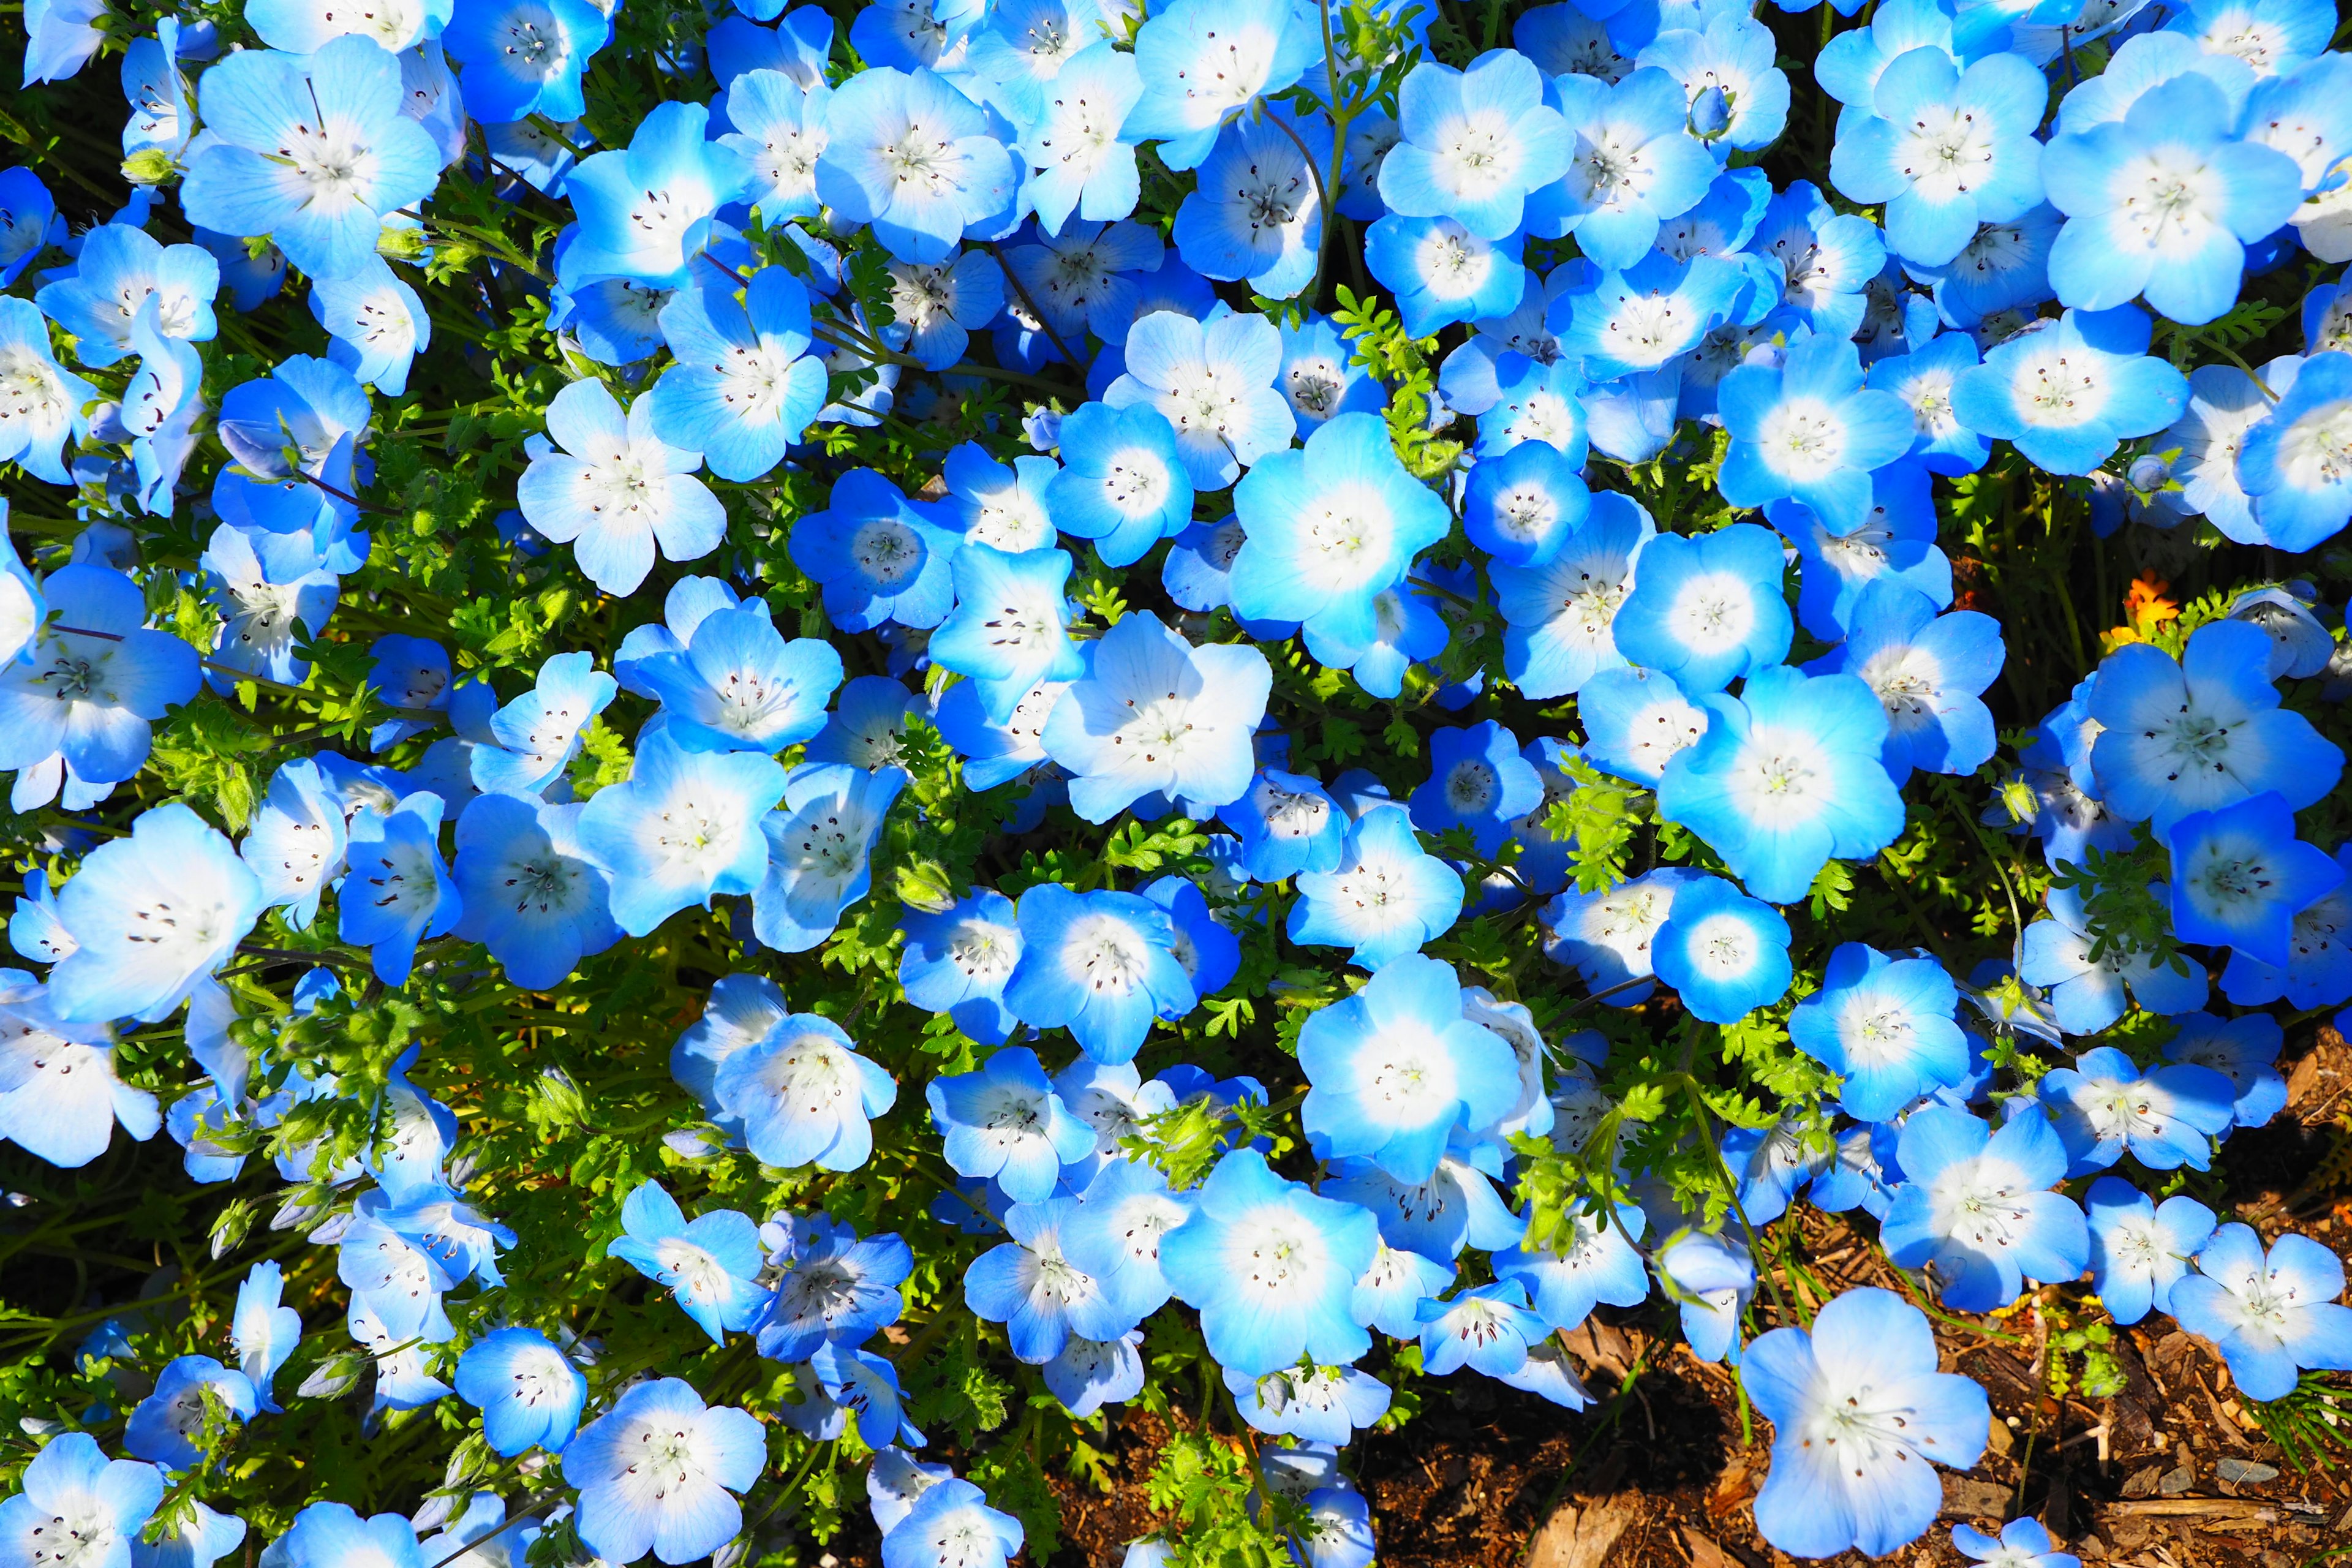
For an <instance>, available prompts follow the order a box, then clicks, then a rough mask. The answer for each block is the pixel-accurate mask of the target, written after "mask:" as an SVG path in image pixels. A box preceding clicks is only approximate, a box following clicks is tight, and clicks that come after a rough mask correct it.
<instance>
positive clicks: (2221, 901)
mask: <svg viewBox="0 0 2352 1568" xmlns="http://www.w3.org/2000/svg"><path fill="white" fill-rule="evenodd" d="M2167 844H2168V847H2169V849H2170V850H2171V852H2172V926H2173V931H2174V932H2175V934H2176V935H2178V936H2179V939H2180V940H2181V941H2183V942H2206V943H2210V944H2211V945H2213V946H2217V947H2221V946H2227V947H2230V948H2231V949H2233V950H2234V951H2236V952H2243V953H2245V954H2246V955H2247V956H2248V957H2250V958H2252V959H2254V960H2256V961H2257V962H2259V963H2269V964H2284V963H2286V962H2287V961H2288V958H2289V956H2290V953H2291V952H2292V939H2293V934H2294V917H2295V916H2296V915H2297V914H2299V913H2301V912H2302V911H2303V910H2306V909H2308V908H2310V907H2311V906H2312V905H2313V904H2315V903H2316V902H2318V901H2319V900H2321V899H2322V898H2324V897H2326V895H2327V894H2329V893H2331V892H2334V891H2335V890H2336V889H2337V888H2339V887H2341V886H2342V885H2343V881H2344V868H2342V867H2340V866H2338V865H2337V864H2336V861H2335V859H2334V858H2332V857H2330V856H2329V855H2328V854H2327V853H2326V851H2325V850H2322V849H2320V848H2318V847H2316V846H2315V845H2310V844H2306V843H2305V842H2304V841H2303V840H2301V839H2300V838H2297V837H2295V836H2294V812H2293V810H2291V809H2290V808H2289V807H2288V805H2287V804H2286V802H2285V800H2284V798H2282V797H2281V796H2280V795H2278V793H2277V792H2276V791H2274V790H2264V791H2263V793H2262V794H2260V795H2249V796H2247V797H2246V798H2245V799H2243V800H2242V801H2239V802H2237V803H2236V804H2234V805H2225V806H2221V807H2218V808H2216V809H2214V810H2211V811H2195V812H2191V813H2189V815H2188V816H2183V817H2181V818H2180V819H2179V821H2177V822H2175V823H2174V824H2173V825H2172V830H2171V832H2170V833H2169V834H2168V836H2167Z"/></svg>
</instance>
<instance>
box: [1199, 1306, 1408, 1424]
mask: <svg viewBox="0 0 2352 1568" xmlns="http://www.w3.org/2000/svg"><path fill="white" fill-rule="evenodd" d="M1374 1267H1375V1268H1377V1267H1378V1265H1374ZM1419 1331H1420V1325H1419V1324H1418V1322H1416V1323H1415V1324H1414V1325H1413V1327H1412V1330H1411V1331H1409V1332H1407V1333H1406V1334H1405V1335H1404V1336H1403V1337H1405V1338H1408V1339H1410V1338H1412V1337H1413V1335H1414V1334H1417V1333H1418V1332H1419ZM1224 1378H1225V1388H1226V1390H1227V1391H1228V1392H1229V1393H1231V1394H1233V1396H1234V1408H1236V1409H1238V1410H1239V1411H1240V1412H1241V1413H1242V1419H1243V1420H1244V1421H1247V1422H1248V1423H1249V1424H1250V1425H1251V1426H1254V1427H1255V1428H1257V1430H1259V1431H1261V1432H1266V1433H1271V1434H1274V1435H1275V1436H1291V1437H1297V1439H1299V1441H1300V1442H1301V1443H1329V1444H1335V1445H1344V1444H1346V1443H1347V1442H1348V1441H1349V1439H1350V1438H1352V1437H1353V1436H1355V1435H1356V1434H1357V1432H1359V1431H1360V1430H1362V1429H1363V1428H1365V1427H1368V1426H1371V1425H1372V1424H1373V1423H1375V1422H1377V1421H1378V1420H1380V1418H1381V1416H1383V1415H1387V1414H1388V1409H1389V1405H1390V1402H1391V1399H1392V1398H1393V1397H1394V1396H1393V1395H1392V1394H1391V1393H1390V1391H1389V1385H1388V1384H1385V1383H1382V1382H1381V1380H1380V1379H1378V1378H1376V1377H1374V1376H1373V1375H1372V1374H1371V1373H1368V1372H1364V1371H1362V1370H1360V1368H1357V1367H1352V1366H1349V1367H1318V1368H1316V1369H1315V1371H1314V1373H1313V1374H1312V1375H1307V1374H1303V1373H1300V1372H1299V1370H1298V1369H1297V1368H1296V1367H1292V1368H1289V1369H1287V1370H1286V1371H1283V1372H1277V1373H1271V1374H1269V1375H1268V1376H1265V1377H1260V1378H1253V1377H1250V1376H1247V1375H1245V1374H1244V1373H1237V1372H1234V1371H1232V1370H1230V1369H1228V1370H1227V1371H1226V1373H1225V1374H1224ZM1274 1452H1275V1453H1276V1454H1282V1453H1297V1452H1298V1450H1297V1449H1288V1450H1282V1449H1276V1450H1274Z"/></svg>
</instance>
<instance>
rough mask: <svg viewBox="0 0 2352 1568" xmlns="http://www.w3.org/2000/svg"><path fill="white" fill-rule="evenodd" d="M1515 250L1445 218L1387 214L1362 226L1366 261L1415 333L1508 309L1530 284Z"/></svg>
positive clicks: (1421, 334) (1408, 329) (1426, 333)
mask: <svg viewBox="0 0 2352 1568" xmlns="http://www.w3.org/2000/svg"><path fill="white" fill-rule="evenodd" d="M1364 263H1365V265H1366V266H1368V267H1369V268H1371V273H1372V277H1373V278H1374V279H1377V280H1378V281H1379V282H1381V283H1382V284H1384V285H1386V286H1387V288H1388V289H1389V291H1390V292H1391V294H1393V295H1394V296H1395V298H1396V305H1397V312H1398V314H1399V315H1400V316H1402V318H1403V320H1404V329H1405V331H1406V332H1407V333H1409V334H1411V335H1412V336H1415V337H1431V336H1433V335H1435V333H1436V332H1437V330H1438V329H1439V328H1441V327H1444V326H1448V325H1450V324H1452V323H1453V322H1455V321H1475V320H1476V319H1478V318H1480V317H1484V316H1499V315H1501V314H1502V313H1503V312H1504V311H1506V310H1509V309H1510V308H1511V306H1512V305H1513V304H1514V303H1516V302H1517V300H1518V298H1519V296H1520V294H1521V293H1522V292H1523V291H1524V290H1525V289H1526V287H1527V279H1528V274H1527V270H1526V268H1523V267H1521V266H1520V265H1519V263H1518V260H1517V246H1516V244H1514V243H1510V242H1507V241H1506V242H1498V241H1495V240H1490V239H1482V238H1480V237H1478V236H1477V235H1475V234H1473V233H1471V232H1470V231H1469V230H1468V229H1467V228H1465V227H1464V226H1462V225H1461V224H1460V223H1459V222H1457V221H1456V220H1454V219H1453V218H1450V217H1400V216H1397V215H1396V214H1394V213H1391V214H1390V215H1389V216H1386V217H1384V218H1381V220H1380V221H1379V222H1377V223H1375V224H1373V225H1372V226H1371V227H1370V228H1369V229H1367V230H1366V231H1365V233H1364Z"/></svg>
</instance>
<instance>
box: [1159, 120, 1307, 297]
mask: <svg viewBox="0 0 2352 1568" xmlns="http://www.w3.org/2000/svg"><path fill="white" fill-rule="evenodd" d="M1266 114H1267V118H1266V119H1265V120H1255V121H1253V120H1239V121H1234V122H1233V123H1232V124H1230V125H1228V126H1226V127H1225V128H1224V130H1223V131H1222V132H1218V134H1217V142H1216V146H1215V148H1214V149H1213V151H1212V152H1211V153H1209V155H1208V157H1207V158H1205V159H1204V160H1202V163H1201V166H1200V170H1199V173H1198V174H1197V176H1196V179H1197V182H1198V183H1197V184H1196V186H1195V188H1194V189H1193V190H1192V192H1190V193H1189V194H1188V195H1186V196H1185V197H1184V200H1183V202H1182V204H1181V205H1179V206H1178V207H1177V209H1176V224H1175V227H1174V228H1173V229H1172V230H1171V237H1172V238H1174V240H1175V241H1176V249H1177V253H1178V254H1179V255H1181V257H1182V258H1184V260H1185V263H1186V264H1187V265H1188V266H1190V267H1191V268H1192V269H1193V270H1194V271H1196V272H1198V273H1199V274H1200V275H1201V276H1202V277H1203V278H1213V279H1219V280H1221V281H1229V282H1231V281H1245V282H1247V283H1248V284H1249V286H1250V289H1251V291H1252V292H1254V293H1256V294H1261V295H1265V296H1266V297H1267V298H1269V299H1288V298H1289V297H1290V296H1292V295H1294V294H1296V293H1297V292H1298V291H1299V290H1300V289H1304V288H1306V287H1307V284H1308V283H1309V282H1311V281H1313V279H1314V278H1315V272H1316V268H1317V265H1318V262H1319V261H1320V259H1321V258H1322V254H1323V223H1324V213H1323V204H1322V196H1321V182H1320V180H1319V178H1318V175H1319V174H1321V172H1322V169H1323V168H1324V167H1327V166H1328V164H1329V163H1330V161H1331V152H1330V143H1331V130H1330V124H1329V122H1328V121H1326V120H1324V119H1323V117H1322V116H1320V115H1319V114H1318V115H1315V116H1312V117H1304V116H1294V115H1293V114H1292V113H1291V111H1290V110H1287V109H1286V108H1280V107H1275V108H1269V109H1268V110H1266ZM1276 116H1281V117H1282V118H1281V119H1279V120H1277V119H1276V118H1274V117H1276ZM1130 202H1131V198H1130ZM1129 210H1132V206H1131V205H1130V207H1129ZM1120 216H1125V215H1124V214H1121V215H1120Z"/></svg>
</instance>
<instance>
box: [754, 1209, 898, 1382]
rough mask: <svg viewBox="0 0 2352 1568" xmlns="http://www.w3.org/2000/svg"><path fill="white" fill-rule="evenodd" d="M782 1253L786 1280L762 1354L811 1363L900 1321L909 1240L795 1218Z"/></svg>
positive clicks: (768, 1316)
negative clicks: (822, 1352)
mask: <svg viewBox="0 0 2352 1568" xmlns="http://www.w3.org/2000/svg"><path fill="white" fill-rule="evenodd" d="M777 1250H778V1253H779V1255H780V1257H781V1258H782V1267H783V1270H784V1273H783V1278H782V1279H779V1280H777V1281H776V1293H775V1295H774V1297H773V1298H772V1300H770V1301H769V1303H768V1308H767V1310H766V1312H765V1313H764V1314H763V1315H762V1316H761V1319H760V1321H759V1325H758V1330H757V1333H758V1339H759V1349H760V1353H761V1355H763V1356H766V1357H767V1358H768V1359H769V1360H771V1361H782V1362H796V1361H805V1360H806V1359H808V1358H809V1357H810V1356H812V1355H814V1354H815V1353H816V1352H817V1350H818V1349H819V1348H820V1347H821V1346H824V1345H826V1344H841V1345H861V1344H864V1343H865V1342H866V1341H867V1340H868V1339H870V1338H872V1337H873V1336H874V1335H875V1334H877V1333H878V1332H879V1331H882V1330H883V1329H885V1328H887V1327H888V1326H889V1325H890V1324H892V1323H895V1322H897V1321H898V1314H899V1312H900V1310H903V1308H904V1306H905V1301H904V1300H903V1299H902V1298H901V1297H900V1296H899V1294H898V1287H899V1286H900V1285H902V1284H904V1283H905V1282H906V1279H907V1276H908V1275H909V1274H911V1273H913V1272H914V1268H915V1255H914V1252H913V1250H912V1249H911V1248H909V1247H908V1246H907V1243H906V1240H905V1238H903V1237H899V1236H897V1235H895V1234H892V1233H888V1232H885V1233H884V1234H882V1235H880V1236H869V1237H866V1238H865V1239H864V1240H862V1241H861V1240H859V1239H858V1237H857V1233H856V1231H854V1230H852V1229H850V1228H849V1227H848V1226H845V1225H843V1224H841V1223H840V1222H839V1221H837V1220H835V1218H834V1217H833V1216H832V1215H828V1214H824V1213H822V1212H820V1213H817V1214H814V1215H808V1216H807V1217H805V1218H795V1219H793V1222H792V1224H791V1226H790V1227H789V1234H788V1237H787V1238H786V1245H784V1246H782V1247H779V1248H778V1249H777Z"/></svg>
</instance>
